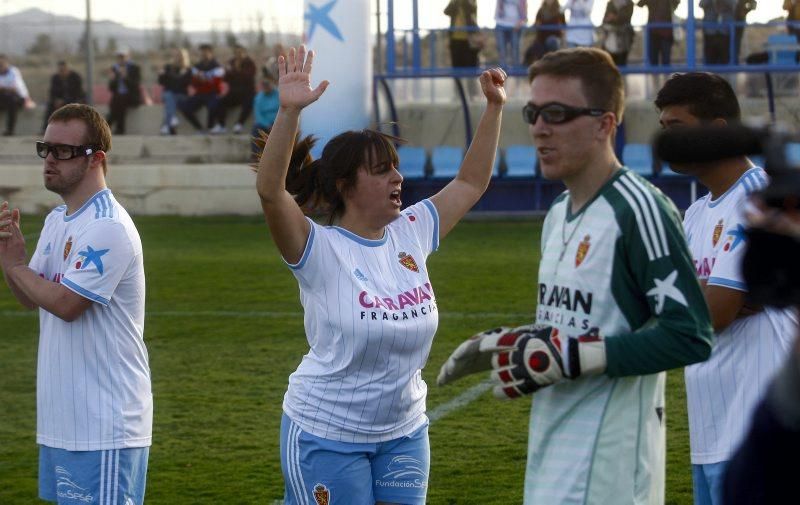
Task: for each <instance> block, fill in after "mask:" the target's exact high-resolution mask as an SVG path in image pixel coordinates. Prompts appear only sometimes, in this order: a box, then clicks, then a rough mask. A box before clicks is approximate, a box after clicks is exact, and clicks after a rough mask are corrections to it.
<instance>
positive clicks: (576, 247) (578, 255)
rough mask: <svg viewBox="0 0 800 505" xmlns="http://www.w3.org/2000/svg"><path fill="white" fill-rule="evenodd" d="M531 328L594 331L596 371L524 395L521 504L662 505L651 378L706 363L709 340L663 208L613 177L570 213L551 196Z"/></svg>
mask: <svg viewBox="0 0 800 505" xmlns="http://www.w3.org/2000/svg"><path fill="white" fill-rule="evenodd" d="M536 322H537V323H544V324H549V325H551V326H553V327H556V328H558V329H559V331H560V333H561V334H562V335H567V336H578V335H581V334H583V333H585V332H587V331H588V330H589V329H590V328H594V327H596V328H598V329H599V331H600V334H601V335H602V336H603V337H605V341H606V355H607V360H608V368H607V370H606V374H605V375H601V376H593V377H581V378H579V379H577V380H574V381H568V382H564V383H560V384H556V385H554V386H551V387H548V388H544V389H542V390H541V391H539V392H537V393H536V395H535V396H534V400H533V406H532V411H531V422H530V437H529V448H528V463H527V470H526V474H525V503H526V504H541V503H553V504H573V503H574V504H603V505H608V504H617V503H618V504H625V505H630V504H659V503H663V501H664V457H665V447H664V445H665V428H664V384H665V379H666V377H665V374H664V373H663V371H664V370H668V369H671V368H676V367H682V366H684V365H688V364H690V363H695V362H698V361H702V360H704V359H706V358H707V357H708V355H709V353H710V351H711V336H712V328H711V321H710V316H709V313H708V308H707V306H706V302H705V299H704V297H703V293H702V291H701V289H700V286H699V284H698V282H697V280H696V277H695V271H694V267H693V265H692V260H691V256H690V254H689V251H688V249H687V246H686V242H685V239H684V236H683V228H682V225H681V221H680V216H679V215H678V212H677V210H676V209H675V207H674V205H673V204H672V202H671V201H670V200H669V199H668V198H667V197H665V196H664V195H663V194H662V193H661V192H660V191H659V190H658V189H657V188H655V187H654V186H652V185H651V184H650V183H649V182H647V181H646V180H645V179H643V178H641V177H639V176H638V175H636V174H635V173H633V172H631V171H629V170H627V169H624V168H623V169H621V170H619V171H617V172H616V173H615V174H614V176H613V177H612V178H611V179H610V180H609V181H608V182H607V183H606V184H604V185H603V187H602V188H601V189H600V190H599V191H598V192H597V194H596V195H595V197H594V198H593V199H592V200H591V201H589V202H588V203H587V204H586V205H584V207H583V208H582V209H580V210H579V211H578V212H576V213H572V212H571V210H570V202H569V194H568V193H564V194H563V195H561V196H560V197H559V198H558V199H557V200H556V202H555V203H554V204H553V206H552V207H551V209H550V211H549V212H548V214H547V217H546V218H545V222H544V227H543V230H542V259H541V263H540V265H539V290H538V307H537V312H536ZM562 341H563V339H562Z"/></svg>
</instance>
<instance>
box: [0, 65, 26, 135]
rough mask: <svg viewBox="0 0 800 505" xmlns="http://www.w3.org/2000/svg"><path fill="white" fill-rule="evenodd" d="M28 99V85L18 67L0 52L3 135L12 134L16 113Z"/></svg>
mask: <svg viewBox="0 0 800 505" xmlns="http://www.w3.org/2000/svg"><path fill="white" fill-rule="evenodd" d="M29 101H30V97H29V96H28V87H27V86H25V80H24V79H23V78H22V73H21V72H20V71H19V69H18V68H17V67H15V66H13V65H11V63H10V62H9V61H8V56H6V55H5V54H0V110H4V111H6V129H5V130H4V131H3V136H4V137H10V136H11V135H14V128H15V127H16V125H17V113H18V112H19V110H20V109H21V108H22V107H24V106H25V103H26V102H29Z"/></svg>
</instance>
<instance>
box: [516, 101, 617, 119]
mask: <svg viewBox="0 0 800 505" xmlns="http://www.w3.org/2000/svg"><path fill="white" fill-rule="evenodd" d="M605 113H606V111H604V110H603V109H591V108H586V107H570V106H569V105H564V104H563V103H548V104H545V105H542V106H541V107H537V106H535V105H531V104H527V105H525V107H523V108H522V119H523V120H524V121H525V122H526V123H528V124H535V123H536V119H537V118H538V117H539V116H541V117H542V120H543V121H544V122H545V123H547V124H562V123H567V122H569V121H572V120H573V119H575V118H577V117H580V116H593V117H599V116H602V115H603V114H605Z"/></svg>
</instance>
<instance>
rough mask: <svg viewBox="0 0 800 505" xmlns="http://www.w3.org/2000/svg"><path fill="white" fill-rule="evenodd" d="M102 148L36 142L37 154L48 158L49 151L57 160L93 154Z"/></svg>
mask: <svg viewBox="0 0 800 505" xmlns="http://www.w3.org/2000/svg"><path fill="white" fill-rule="evenodd" d="M99 150H100V149H99V148H98V147H97V146H92V145H88V146H71V145H68V144H48V143H47V142H42V141H38V142H36V154H37V155H39V157H40V158H47V155H48V154H49V153H53V157H54V158H55V159H57V160H62V161H63V160H71V159H72V158H77V157H79V156H91V155H92V154H94V153H96V152H97V151H99Z"/></svg>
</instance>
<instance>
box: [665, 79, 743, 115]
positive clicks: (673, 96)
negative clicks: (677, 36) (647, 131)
mask: <svg viewBox="0 0 800 505" xmlns="http://www.w3.org/2000/svg"><path fill="white" fill-rule="evenodd" d="M655 105H656V107H657V108H658V110H664V108H665V107H669V106H671V105H686V106H688V108H689V112H690V113H691V114H692V115H693V116H695V117H697V118H698V119H700V120H701V121H712V120H714V119H717V118H722V119H725V120H727V121H731V122H739V121H740V120H741V118H742V110H741V109H740V108H739V100H738V99H737V98H736V93H735V92H734V91H733V88H732V87H731V85H730V84H729V83H728V81H726V80H725V79H724V78H722V77H720V76H719V75H717V74H712V73H710V72H687V73H685V74H672V76H670V78H669V79H667V82H665V83H664V86H663V87H662V88H661V89H660V90H659V91H658V94H657V95H656V100H655Z"/></svg>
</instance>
